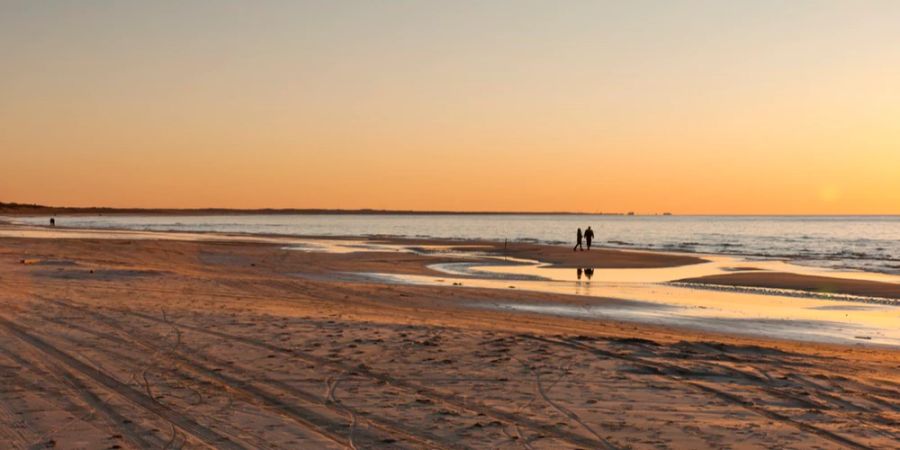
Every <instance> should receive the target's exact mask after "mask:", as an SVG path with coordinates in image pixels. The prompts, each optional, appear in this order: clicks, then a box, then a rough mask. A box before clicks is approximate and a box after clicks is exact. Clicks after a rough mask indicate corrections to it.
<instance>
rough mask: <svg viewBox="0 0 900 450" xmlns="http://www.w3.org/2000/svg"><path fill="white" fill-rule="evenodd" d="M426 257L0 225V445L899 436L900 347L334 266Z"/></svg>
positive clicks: (780, 442)
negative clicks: (594, 316)
mask: <svg viewBox="0 0 900 450" xmlns="http://www.w3.org/2000/svg"><path fill="white" fill-rule="evenodd" d="M507 250H509V249H507ZM523 252H524V250H523ZM526 253H527V252H526ZM526 253H522V254H521V256H525V254H526ZM548 253H552V251H548ZM585 253H586V252H585ZM592 253H593V252H592ZM599 254H600V253H599V252H598V253H597V255H599ZM544 256H546V255H544ZM557 256H558V258H559V259H553V258H551V257H547V259H546V260H547V261H549V262H554V263H557V264H561V265H565V264H582V263H583V262H582V261H570V260H568V259H566V257H565V256H564V255H563V254H562V253H559V255H557ZM576 257H577V258H593V257H596V256H581V253H578V254H577V256H576ZM439 258H441V257H439ZM554 258H555V257H554ZM628 258H635V257H634V256H631V255H629V256H628ZM647 258H651V259H652V258H654V257H653V256H647ZM23 259H27V260H29V261H28V262H29V264H22V263H21V261H22V260H23ZM638 259H640V258H638ZM663 259H665V258H663ZM426 261H427V262H434V259H433V258H429V257H426V256H417V255H410V254H400V253H378V252H370V253H358V254H344V255H335V254H320V253H304V252H297V251H286V250H283V249H281V248H280V246H278V245H270V244H263V243H239V242H185V241H158V240H89V239H66V240H50V239H21V238H0V377H2V383H0V443H3V444H4V445H2V447H4V448H35V447H55V448H120V447H127V448H181V447H184V448H194V447H215V448H447V449H449V448H510V449H512V448H523V449H529V448H534V449H558V448H636V449H638V448H648V449H649V448H689V449H696V448H898V442H900V404H898V399H900V354H898V352H897V351H895V350H890V349H879V348H874V347H849V346H846V347H845V346H836V345H823V344H811V343H800V342H788V341H778V340H763V339H750V338H745V337H740V336H731V335H711V334H704V333H700V332H695V331H688V330H681V329H671V328H661V327H652V326H641V325H636V324H633V323H617V322H604V321H598V320H578V319H571V318H562V317H548V316H542V315H533V314H526V313H512V312H501V311H491V310H485V309H478V310H474V309H467V308H463V307H461V306H460V305H461V304H463V303H466V302H473V301H483V302H491V301H499V300H504V299H509V298H510V297H511V296H515V298H516V299H517V300H519V301H535V302H539V301H546V300H548V299H552V298H556V297H558V296H556V297H554V296H551V295H549V294H539V293H529V292H518V291H516V292H507V291H502V290H479V289H459V288H454V287H451V286H447V287H424V286H404V285H386V284H377V283H372V282H361V281H348V280H346V279H345V278H342V277H341V275H336V274H338V273H341V272H345V271H359V270H362V271H380V272H395V273H427V271H428V269H427V268H425V267H424V263H425V262H426ZM656 261H659V260H658V259H657V260H656ZM668 263H672V262H671V261H669V262H668ZM623 264H626V263H623ZM629 264H647V265H649V266H652V264H654V263H651V262H647V261H644V262H638V263H635V262H631V263H629ZM656 264H659V262H656ZM629 267H634V266H629ZM610 301H613V300H610Z"/></svg>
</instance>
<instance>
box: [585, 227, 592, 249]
mask: <svg viewBox="0 0 900 450" xmlns="http://www.w3.org/2000/svg"><path fill="white" fill-rule="evenodd" d="M593 240H594V230H592V229H591V227H588V228H587V230H584V242H585V243H586V244H587V249H588V251H590V250H591V241H593Z"/></svg>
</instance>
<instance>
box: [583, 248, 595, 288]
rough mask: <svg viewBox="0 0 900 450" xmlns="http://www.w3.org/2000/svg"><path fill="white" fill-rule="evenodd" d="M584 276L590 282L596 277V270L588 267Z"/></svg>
mask: <svg viewBox="0 0 900 450" xmlns="http://www.w3.org/2000/svg"><path fill="white" fill-rule="evenodd" d="M588 247H590V245H588ZM584 276H586V277H587V279H588V281H590V279H591V277H592V276H594V268H593V267H588V268H587V269H584Z"/></svg>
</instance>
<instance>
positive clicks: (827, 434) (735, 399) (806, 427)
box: [519, 334, 871, 450]
mask: <svg viewBox="0 0 900 450" xmlns="http://www.w3.org/2000/svg"><path fill="white" fill-rule="evenodd" d="M519 337H522V338H524V339H530V340H534V341H538V342H544V343H547V344H551V345H557V346H562V347H566V348H570V349H574V350H580V351H583V352H587V353H591V354H594V355H599V356H604V357H607V358H614V359H619V360H623V361H628V362H630V363H632V364H635V365H638V366H640V367H643V368H645V369H649V370H651V371H652V372H653V373H654V374H656V375H659V376H661V377H664V378H667V379H670V380H672V381H676V382H678V383H682V384H685V385H687V386H690V387H692V388H694V389H695V390H699V391H702V392H706V393H708V394H712V395H714V396H716V397H719V398H720V399H722V400H725V401H726V402H728V403H732V404H734V405H737V406H740V407H742V408H744V409H747V410H749V411H752V412H754V413H756V414H758V415H761V416H763V417H766V418H768V419H771V420H776V421H779V422H782V423H785V424H787V425H790V426H793V427H794V428H797V429H799V430H801V431H803V432H806V433H810V434H814V435H817V436H819V437H821V438H824V439H827V440H830V441H832V442H835V443H837V444H840V445H843V446H845V447H850V448H855V449H859V450H870V449H871V447H869V446H867V445H864V444H861V443H859V442H856V441H854V440H853V439H850V438H848V437H845V436H841V435H839V434H836V433H833V432H831V431H828V430H825V429H822V428H819V427H817V426H815V425H810V424H808V423H804V422H800V421H797V420H794V419H791V418H790V417H787V416H785V415H783V414H780V413H777V412H775V411H772V410H769V409H766V408H763V407H762V406H759V405H756V404H754V403H753V402H751V401H749V400H746V399H744V398H741V397H740V396H737V395H735V394H730V393H728V392H725V391H722V390H720V389H717V388H714V387H712V386H708V385H705V384H703V383H697V382H694V381H690V380H686V379H683V378H680V377H676V376H672V375H669V374H666V373H665V372H663V371H662V370H660V369H661V368H663V369H669V370H674V371H683V370H684V368H683V367H679V366H677V365H673V364H668V363H662V362H654V361H649V360H646V359H644V358H641V357H639V356H633V355H622V354H618V353H615V352H611V351H608V350H603V349H599V348H596V347H592V346H590V345H586V344H583V343H581V342H578V341H574V340H571V339H559V340H557V339H553V338H545V337H541V336H533V335H526V334H522V335H519Z"/></svg>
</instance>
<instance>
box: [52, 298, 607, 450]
mask: <svg viewBox="0 0 900 450" xmlns="http://www.w3.org/2000/svg"><path fill="white" fill-rule="evenodd" d="M45 300H46V301H49V302H52V303H53V304H56V305H59V306H62V307H65V308H69V309H73V310H76V311H79V312H82V313H87V314H96V312H95V311H94V310H91V309H88V308H87V307H85V306H82V305H77V304H74V303H73V302H70V301H63V300H59V299H50V298H45ZM114 311H117V312H119V313H122V314H127V315H130V316H134V317H138V318H141V319H144V320H148V321H151V322H156V323H160V324H165V325H171V324H170V323H169V322H166V321H164V320H162V319H160V318H157V317H154V316H151V315H148V314H144V313H141V312H137V311H131V310H127V309H121V310H120V309H115V310H114ZM179 327H180V328H181V329H183V330H190V331H194V332H197V333H201V334H206V335H209V336H215V337H218V338H222V339H228V340H231V341H235V342H240V343H243V344H246V345H249V346H252V347H257V348H262V349H266V350H269V351H272V352H276V353H282V354H286V355H290V356H292V357H295V358H297V359H300V360H303V361H306V362H308V363H311V364H317V365H320V366H324V367H331V368H333V369H336V370H338V371H342V372H343V371H347V372H351V371H352V372H354V373H356V374H358V375H361V376H364V377H367V378H371V379H374V380H377V381H380V382H382V383H385V384H388V385H391V386H394V387H396V388H398V389H402V390H405V391H409V392H412V393H414V394H416V395H420V396H422V397H427V398H430V399H432V400H434V401H438V402H441V403H443V404H445V405H449V406H451V407H453V408H456V409H460V410H465V411H469V412H474V413H476V414H483V415H485V416H488V417H491V418H493V419H495V420H498V421H500V422H504V423H507V424H510V425H514V426H515V425H519V426H520V427H522V428H526V429H529V430H531V431H533V432H536V433H538V434H543V435H545V436H548V437H553V438H556V439H559V440H562V441H566V442H568V443H570V444H572V445H575V446H577V447H581V448H603V447H604V443H603V442H601V441H598V440H596V439H592V438H589V437H587V436H583V435H580V434H577V433H573V432H569V431H566V430H562V429H559V427H556V426H553V425H549V424H545V423H541V422H538V421H536V420H532V419H529V418H527V417H522V416H519V415H516V414H515V413H510V412H506V411H502V410H499V409H497V408H494V407H491V406H488V405H485V404H482V403H480V402H477V401H475V400H471V399H468V398H460V397H457V396H455V395H453V394H447V393H443V392H440V391H438V390H435V389H432V388H429V387H427V386H424V385H420V384H418V383H414V382H410V381H406V380H402V379H398V378H395V377H393V376H391V375H389V374H386V373H382V372H376V371H373V370H372V369H370V368H369V367H367V366H365V365H363V364H359V365H349V364H346V363H342V362H338V361H332V360H329V359H327V358H323V357H319V356H315V355H313V354H309V353H306V352H303V351H301V350H294V349H290V348H285V347H280V346H277V345H274V344H270V343H268V342H264V341H261V340H256V339H252V338H248V337H244V336H236V335H232V334H229V333H225V332H221V331H216V330H213V329H208V328H202V327H197V326H192V325H186V324H179Z"/></svg>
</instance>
